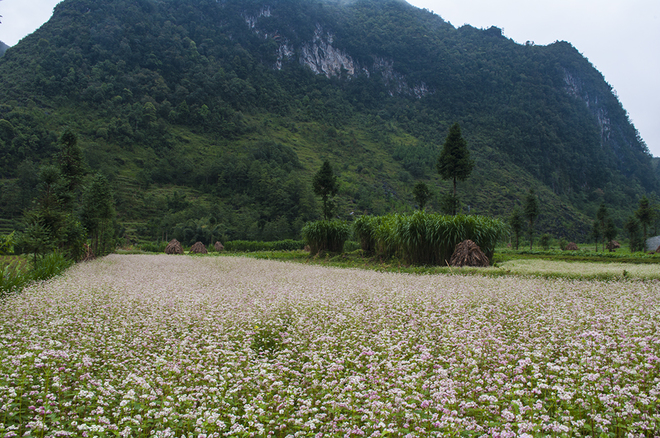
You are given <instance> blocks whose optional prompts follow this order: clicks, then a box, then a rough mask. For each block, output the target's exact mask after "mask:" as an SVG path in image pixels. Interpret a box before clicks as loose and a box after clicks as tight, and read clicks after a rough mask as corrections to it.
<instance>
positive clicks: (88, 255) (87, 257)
mask: <svg viewBox="0 0 660 438" xmlns="http://www.w3.org/2000/svg"><path fill="white" fill-rule="evenodd" d="M83 251H84V253H85V255H84V256H83V258H82V261H83V262H89V261H91V260H94V259H95V258H96V256H95V255H94V251H92V247H91V246H89V245H87V244H86V243H83Z"/></svg>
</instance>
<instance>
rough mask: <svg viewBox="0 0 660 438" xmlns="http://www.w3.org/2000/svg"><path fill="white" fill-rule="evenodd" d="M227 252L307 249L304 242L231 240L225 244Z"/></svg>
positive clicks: (289, 240) (290, 240) (288, 240)
mask: <svg viewBox="0 0 660 438" xmlns="http://www.w3.org/2000/svg"><path fill="white" fill-rule="evenodd" d="M224 247H225V251H234V252H256V251H298V250H302V249H303V248H305V242H303V241H302V240H292V239H287V240H277V241H274V242H257V241H251V240H230V241H228V242H225V244H224Z"/></svg>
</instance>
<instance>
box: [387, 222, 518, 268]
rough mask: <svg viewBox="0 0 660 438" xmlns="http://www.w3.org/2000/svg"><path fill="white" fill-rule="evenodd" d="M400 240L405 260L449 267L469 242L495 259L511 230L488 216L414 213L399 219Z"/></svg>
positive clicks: (398, 233) (398, 231) (397, 226)
mask: <svg viewBox="0 0 660 438" xmlns="http://www.w3.org/2000/svg"><path fill="white" fill-rule="evenodd" d="M395 230H396V234H397V240H398V242H399V245H400V248H401V254H402V256H403V257H404V259H406V260H408V261H409V262H410V263H413V264H417V265H438V264H440V265H447V264H448V263H449V259H450V258H451V255H452V254H453V252H454V248H455V247H456V245H457V244H459V243H460V242H462V241H464V240H467V239H470V240H472V241H473V242H475V243H476V244H477V245H479V247H480V248H481V250H482V251H483V252H484V254H486V256H487V257H488V258H489V259H490V260H492V258H493V254H494V251H495V245H496V244H497V242H498V241H499V240H500V239H501V238H502V237H503V236H504V234H505V233H506V232H507V231H508V227H507V226H506V224H505V223H504V222H502V221H500V220H497V219H492V218H489V217H485V216H465V215H456V216H441V215H437V214H424V213H421V212H415V213H414V214H412V215H410V216H403V215H400V216H398V220H397V223H396V229H395Z"/></svg>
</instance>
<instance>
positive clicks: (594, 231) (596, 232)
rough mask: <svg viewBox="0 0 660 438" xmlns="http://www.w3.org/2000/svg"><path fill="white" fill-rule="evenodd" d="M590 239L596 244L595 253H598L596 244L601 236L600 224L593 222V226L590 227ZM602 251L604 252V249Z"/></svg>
mask: <svg viewBox="0 0 660 438" xmlns="http://www.w3.org/2000/svg"><path fill="white" fill-rule="evenodd" d="M590 235H591V238H592V239H593V240H594V242H596V252H598V242H600V238H601V236H602V235H603V233H602V229H601V228H600V224H599V223H598V221H597V220H596V221H594V222H593V224H592V225H591V234H590ZM603 251H605V248H603Z"/></svg>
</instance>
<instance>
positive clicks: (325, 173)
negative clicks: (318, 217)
mask: <svg viewBox="0 0 660 438" xmlns="http://www.w3.org/2000/svg"><path fill="white" fill-rule="evenodd" d="M313 189H314V194H316V195H317V196H320V197H321V199H322V200H323V218H324V219H326V220H328V219H330V218H331V217H332V215H333V212H334V209H335V203H334V202H333V201H332V197H333V196H335V195H336V194H337V191H338V186H337V177H336V176H335V174H334V172H333V171H332V166H330V162H329V161H328V160H326V161H324V162H323V165H322V166H321V168H320V169H319V171H318V172H316V175H314V181H313Z"/></svg>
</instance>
